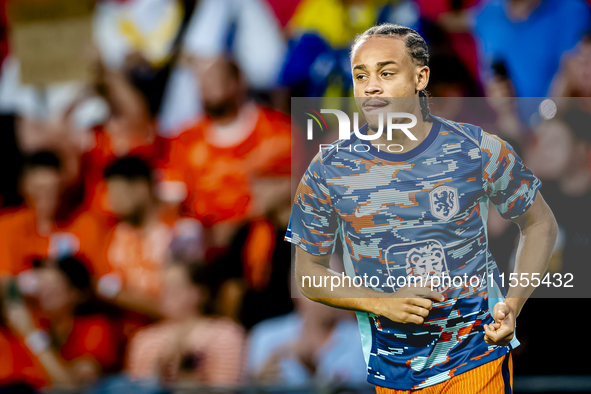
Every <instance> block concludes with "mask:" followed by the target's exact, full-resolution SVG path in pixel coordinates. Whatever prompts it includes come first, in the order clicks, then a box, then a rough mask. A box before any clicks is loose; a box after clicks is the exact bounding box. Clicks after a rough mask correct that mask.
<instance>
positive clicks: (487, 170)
mask: <svg viewBox="0 0 591 394" xmlns="http://www.w3.org/2000/svg"><path fill="white" fill-rule="evenodd" d="M480 150H481V152H482V177H483V181H484V191H485V193H486V194H487V195H488V197H489V199H490V201H491V202H492V203H493V205H494V206H495V207H496V208H497V211H498V212H499V214H500V215H501V216H502V217H503V218H505V219H515V218H517V217H519V216H521V215H522V214H523V213H525V211H527V210H528V209H529V207H530V206H531V205H532V204H533V202H534V199H535V197H536V194H537V192H538V190H539V189H540V187H542V182H541V181H540V180H539V179H538V178H537V177H536V176H535V175H534V174H533V173H532V172H531V171H530V170H529V169H528V168H527V167H526V166H525V165H524V164H523V163H522V161H521V159H520V158H519V156H517V154H516V153H515V150H514V149H513V147H512V146H511V145H510V144H508V143H507V142H506V141H503V140H502V139H500V138H499V137H497V136H495V135H491V134H488V133H486V132H482V140H481V143H480Z"/></svg>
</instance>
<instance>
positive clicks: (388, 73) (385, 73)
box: [382, 71, 394, 77]
mask: <svg viewBox="0 0 591 394" xmlns="http://www.w3.org/2000/svg"><path fill="white" fill-rule="evenodd" d="M392 75H394V73H391V72H388V71H385V72H383V73H382V76H384V77H391V76H392Z"/></svg>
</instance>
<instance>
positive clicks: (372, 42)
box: [286, 24, 557, 393]
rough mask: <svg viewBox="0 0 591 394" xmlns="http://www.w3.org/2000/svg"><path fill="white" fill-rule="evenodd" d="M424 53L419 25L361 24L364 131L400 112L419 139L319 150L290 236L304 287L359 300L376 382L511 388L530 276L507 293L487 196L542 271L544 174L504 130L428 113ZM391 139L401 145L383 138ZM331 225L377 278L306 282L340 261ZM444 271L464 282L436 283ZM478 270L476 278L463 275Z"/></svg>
mask: <svg viewBox="0 0 591 394" xmlns="http://www.w3.org/2000/svg"><path fill="white" fill-rule="evenodd" d="M428 59H429V55H428V51H427V45H426V43H425V41H424V40H423V38H422V37H421V36H420V35H419V34H417V33H416V32H415V31H414V30H412V29H409V28H406V27H401V26H397V25H389V24H387V25H381V26H377V27H373V28H371V29H369V30H367V31H366V32H365V33H363V34H362V35H361V36H360V37H358V39H357V40H356V42H355V43H354V45H353V47H352V51H351V63H352V69H353V81H354V92H355V97H356V101H357V104H358V106H359V108H360V110H361V112H362V113H363V116H364V117H365V119H366V120H367V121H368V125H367V126H364V127H363V128H361V130H360V132H361V133H363V134H365V136H366V137H376V131H377V130H379V127H380V123H379V117H378V116H377V115H376V114H377V113H379V112H383V113H386V112H406V113H409V114H412V115H414V116H415V117H416V118H417V123H416V125H415V126H414V127H412V128H410V129H409V130H410V131H411V133H412V134H413V135H414V137H415V138H416V140H412V139H410V138H408V137H407V136H406V134H404V133H401V132H398V133H392V135H391V138H390V139H388V136H387V133H386V132H384V133H382V135H381V136H380V137H379V138H377V137H376V139H373V140H371V141H367V140H360V139H359V138H358V137H356V136H355V134H352V135H351V138H350V139H348V140H340V141H338V142H336V143H334V144H333V147H332V148H331V149H325V150H323V151H321V152H320V153H319V154H318V155H317V156H316V157H315V158H314V159H313V160H312V162H311V164H310V166H309V168H308V169H307V171H306V173H305V175H304V176H303V178H302V180H301V183H300V185H299V187H298V189H297V192H296V196H295V201H294V205H293V208H292V215H291V221H290V226H289V229H288V231H287V235H286V239H287V240H288V241H290V242H292V243H294V244H296V245H297V246H299V248H298V249H297V252H296V276H297V280H298V285H299V287H300V290H301V291H302V293H303V294H304V295H305V296H306V297H308V298H310V299H312V300H315V301H318V302H321V303H324V304H327V305H331V306H334V307H337V308H345V309H351V310H355V311H357V317H358V321H359V327H360V330H361V336H362V345H363V350H364V354H365V358H366V362H367V366H368V369H367V371H368V381H369V382H370V383H373V384H375V385H376V389H377V391H378V393H401V392H408V391H412V390H421V389H422V392H424V393H441V392H445V393H466V392H478V393H507V392H510V391H511V385H512V360H511V349H512V348H514V347H515V346H517V345H518V344H519V342H517V339H516V338H514V330H515V318H516V317H517V316H518V315H519V313H520V311H521V308H522V307H523V304H524V303H525V301H526V300H527V298H528V297H529V296H530V295H531V293H532V292H533V290H534V287H533V286H531V285H530V286H527V287H525V286H524V287H512V288H511V289H510V290H509V292H508V293H507V295H506V299H505V300H504V302H503V295H504V294H503V293H504V290H503V291H500V290H499V283H498V281H497V280H496V279H498V269H497V267H496V263H495V261H494V259H493V257H492V256H491V255H490V252H489V251H488V247H487V236H486V220H487V210H488V206H489V202H491V203H492V204H493V205H494V206H495V207H496V209H497V210H498V211H499V212H500V214H501V215H502V216H503V217H504V218H508V219H512V220H513V221H514V222H515V223H517V224H518V225H519V227H520V229H521V238H520V244H519V248H518V256H517V264H516V271H517V272H518V274H522V273H523V274H524V275H525V276H527V275H531V274H536V273H537V274H538V275H539V274H543V273H544V271H545V270H546V267H547V264H548V259H549V255H550V252H551V250H552V247H553V245H554V241H555V237H556V229H557V225H556V221H555V219H554V216H553V215H552V212H551V211H550V209H549V208H548V206H547V205H546V203H545V202H544V200H543V198H542V197H541V195H540V193H539V191H538V190H539V188H540V187H541V182H540V181H539V180H538V179H537V178H536V177H535V176H534V175H533V174H532V173H531V172H530V171H529V170H528V169H527V168H526V167H525V166H524V165H523V164H522V162H521V160H520V159H519V157H518V156H517V155H516V154H515V152H514V150H513V149H512V147H511V146H510V145H509V144H507V143H506V142H504V141H503V140H501V139H499V138H497V137H495V136H493V135H490V134H487V133H486V132H484V131H483V130H482V129H481V128H479V127H476V126H473V125H468V124H460V123H456V122H453V121H449V120H445V119H442V118H439V117H436V116H433V115H430V113H429V107H428V102H427V95H426V92H425V88H426V86H427V83H428V80H429V73H430V71H429V68H428ZM384 118H385V117H384ZM400 122H404V120H403V119H401V120H400ZM362 143H363V145H364V146H361V144H362ZM392 144H398V145H399V147H398V148H394V149H390V151H388V149H387V146H388V145H392ZM337 147H338V149H337ZM392 151H400V153H392ZM337 237H340V238H341V240H342V245H343V248H344V260H345V269H346V271H347V274H348V275H349V276H350V277H351V276H357V277H364V276H365V275H367V278H370V277H371V276H374V277H377V278H378V279H380V284H379V285H377V283H376V281H375V280H374V281H373V282H370V283H369V284H368V283H367V280H364V281H365V282H366V283H364V286H356V285H355V282H354V283H349V282H347V281H343V282H342V283H341V285H340V286H338V287H336V288H332V289H331V286H330V285H328V286H321V287H314V286H313V285H311V283H312V281H313V283H316V284H318V283H319V280H323V278H324V277H326V276H330V275H334V271H330V268H329V258H330V254H331V253H332V252H333V249H334V245H335V239H336V238H337ZM446 276H448V277H451V278H455V277H462V278H464V282H461V283H458V282H456V281H454V282H453V283H456V284H455V285H454V284H452V283H449V281H448V283H445V284H443V283H435V277H438V278H440V279H441V278H443V279H445V277H446ZM388 277H391V278H398V279H399V278H402V279H405V278H407V277H408V278H410V277H420V278H427V277H431V278H432V280H433V282H426V283H423V284H422V285H421V284H420V283H419V285H418V286H412V285H409V284H405V283H404V282H394V281H390V282H388V279H387V278H388ZM473 277H476V278H480V281H471V282H470V283H467V282H468V281H466V280H465V278H473ZM310 278H311V279H312V280H310ZM358 279H362V278H358ZM328 283H329V284H330V283H333V282H331V281H329V282H328ZM356 283H360V282H359V280H358V281H357V282H356ZM432 285H433V287H432Z"/></svg>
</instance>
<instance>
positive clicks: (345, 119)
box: [305, 108, 417, 141]
mask: <svg viewBox="0 0 591 394" xmlns="http://www.w3.org/2000/svg"><path fill="white" fill-rule="evenodd" d="M306 109H307V110H309V111H311V112H312V113H311V112H305V114H306V115H309V116H310V117H312V119H308V122H307V138H308V140H312V139H313V137H314V121H316V123H317V124H318V126H319V127H320V130H321V131H324V130H325V128H326V130H327V131H328V125H327V123H326V120H325V119H324V117H323V116H322V115H321V114H320V113H323V114H334V115H336V117H337V121H338V123H339V140H348V139H349V138H350V136H351V120H350V119H349V116H348V115H347V114H346V113H345V112H343V111H340V110H338V109H321V110H320V113H318V111H315V110H313V109H312V108H306ZM401 118H402V119H410V123H396V122H394V119H396V120H398V119H401ZM321 121H322V122H321ZM416 124H417V117H416V116H414V115H413V114H411V113H407V112H388V113H387V114H386V133H387V139H388V140H392V132H393V131H394V130H401V131H402V132H403V133H404V134H406V136H407V137H408V138H410V139H411V140H413V141H416V140H417V138H416V137H415V136H414V135H413V134H412V133H411V132H410V130H409V129H411V128H413V127H414V126H416ZM323 125H324V127H323ZM353 132H354V133H355V135H356V136H357V138H359V139H360V140H365V141H372V140H376V139H378V138H380V137H381V136H382V134H383V132H384V113H383V112H380V113H379V114H378V130H377V131H376V133H375V134H372V135H366V134H363V133H361V132H360V131H359V113H357V112H353Z"/></svg>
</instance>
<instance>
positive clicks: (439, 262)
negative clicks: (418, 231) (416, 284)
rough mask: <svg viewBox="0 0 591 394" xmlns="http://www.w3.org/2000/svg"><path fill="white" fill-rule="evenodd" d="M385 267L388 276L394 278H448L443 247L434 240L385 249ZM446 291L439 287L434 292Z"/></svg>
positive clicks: (396, 287)
mask: <svg viewBox="0 0 591 394" xmlns="http://www.w3.org/2000/svg"><path fill="white" fill-rule="evenodd" d="M386 267H387V269H388V275H389V276H392V277H394V278H397V277H398V276H405V277H406V278H409V277H411V276H412V277H420V278H423V279H428V278H429V277H433V276H438V277H443V276H444V275H445V276H449V270H448V268H447V262H446V261H445V251H444V249H443V246H442V245H441V243H440V242H439V241H437V240H434V239H428V240H425V241H414V242H408V243H403V244H396V245H392V246H390V247H389V248H388V249H386ZM399 284H400V283H399ZM397 289H398V286H395V288H394V290H397ZM446 289H447V287H440V288H438V289H436V290H438V291H445V290H446Z"/></svg>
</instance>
